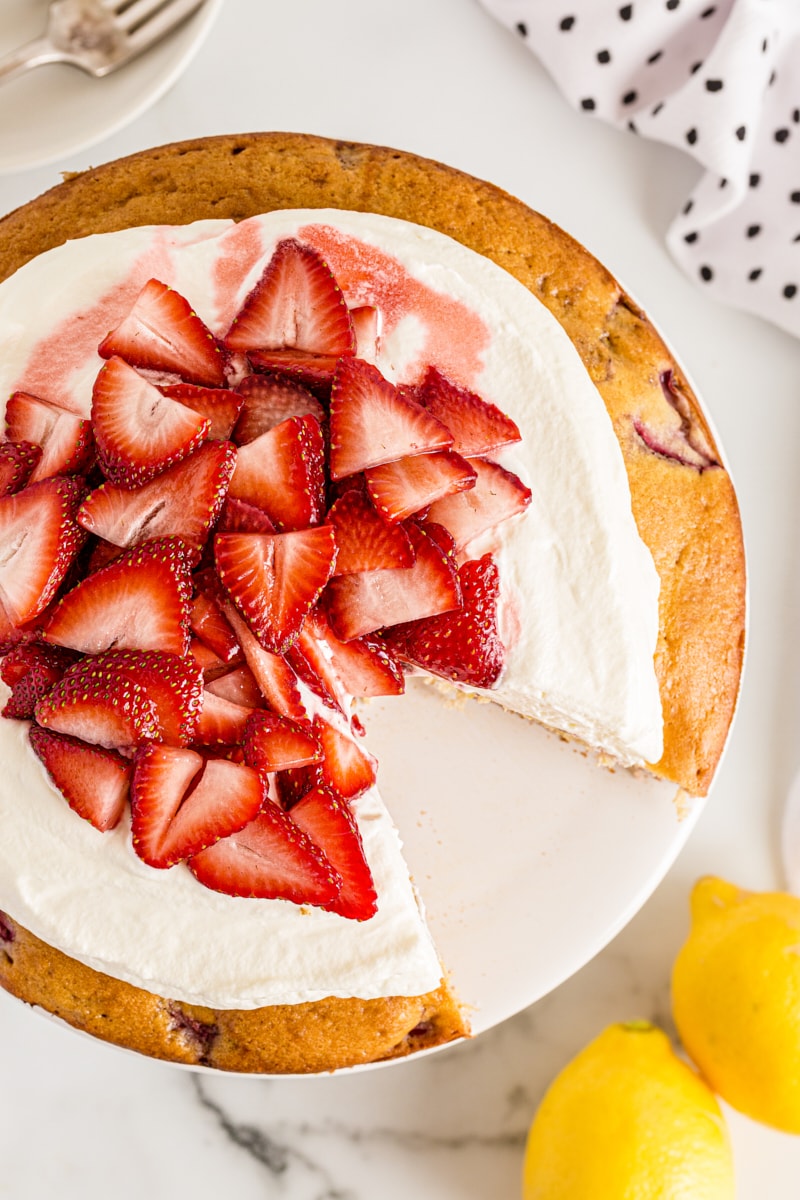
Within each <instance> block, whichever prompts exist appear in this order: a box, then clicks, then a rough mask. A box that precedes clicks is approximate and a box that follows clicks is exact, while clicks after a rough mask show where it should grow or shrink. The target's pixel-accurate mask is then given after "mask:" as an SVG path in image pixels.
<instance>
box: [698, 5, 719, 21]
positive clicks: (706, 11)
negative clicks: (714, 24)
mask: <svg viewBox="0 0 800 1200" xmlns="http://www.w3.org/2000/svg"><path fill="white" fill-rule="evenodd" d="M716 11H717V6H716V5H715V4H712V5H711V7H710V8H706V9H703V11H702V12H701V13H700V20H701V21H705V20H706V19H707V18H708V17H713V15H714V13H715V12H716Z"/></svg>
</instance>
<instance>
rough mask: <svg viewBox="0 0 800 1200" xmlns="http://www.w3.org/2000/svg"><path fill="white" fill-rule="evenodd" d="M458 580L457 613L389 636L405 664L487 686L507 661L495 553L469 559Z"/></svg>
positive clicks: (401, 628)
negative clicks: (499, 618)
mask: <svg viewBox="0 0 800 1200" xmlns="http://www.w3.org/2000/svg"><path fill="white" fill-rule="evenodd" d="M458 578H459V583H460V585H461V592H462V595H463V603H462V606H461V608H460V609H459V610H458V611H457V612H452V613H445V614H444V615H443V616H436V617H429V618H427V619H425V620H422V621H414V622H412V623H411V624H408V625H399V626H396V627H395V628H394V629H390V630H388V631H387V632H386V635H385V637H386V640H387V643H388V644H389V646H390V647H391V648H392V649H394V650H395V652H396V653H397V654H398V655H399V656H400V657H401V658H403V659H405V660H406V661H407V662H410V663H413V664H414V665H416V666H419V667H423V668H424V669H425V670H426V671H431V672H433V674H434V675H441V676H442V677H443V678H444V679H450V680H453V681H455V682H457V683H464V684H471V685H472V686H473V687H485V688H488V687H491V686H492V685H493V684H494V683H496V682H497V680H498V678H499V677H500V674H501V672H502V670H503V664H504V661H505V649H504V646H503V643H502V641H501V639H500V635H499V632H498V628H497V603H498V599H499V596H500V575H499V572H498V570H497V565H496V563H495V561H494V559H493V558H492V556H491V554H485V555H484V556H483V558H479V559H471V560H470V561H469V562H465V563H464V564H463V565H462V566H461V567H460V569H459V572H458Z"/></svg>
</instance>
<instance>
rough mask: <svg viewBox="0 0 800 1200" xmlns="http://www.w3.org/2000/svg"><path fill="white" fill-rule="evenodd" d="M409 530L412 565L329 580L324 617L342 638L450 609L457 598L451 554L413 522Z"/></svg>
mask: <svg viewBox="0 0 800 1200" xmlns="http://www.w3.org/2000/svg"><path fill="white" fill-rule="evenodd" d="M408 531H409V535H410V537H411V542H412V546H413V547H414V550H415V553H416V559H415V561H414V564H413V566H410V567H393V568H391V569H389V570H386V571H361V572H359V573H358V574H357V575H337V577H336V578H335V579H332V580H331V582H330V584H329V585H328V589H327V592H326V604H327V611H328V617H329V619H330V623H331V626H332V627H333V631H334V633H335V634H336V635H337V637H340V638H341V639H342V640H343V641H345V642H349V641H351V640H352V639H353V638H357V637H362V636H363V635H364V634H365V633H373V632H374V631H375V630H376V629H383V628H384V627H386V626H388V625H397V624H399V623H400V622H402V621H415V620H418V619H420V618H421V617H429V616H433V615H434V614H435V613H442V612H449V611H450V610H451V609H455V608H458V607H459V605H460V604H461V589H460V588H459V585H458V577H457V574H456V569H455V566H454V564H453V562H452V560H451V558H450V556H449V555H448V554H447V553H446V552H445V551H444V550H443V549H442V548H441V546H440V545H439V544H438V542H437V541H436V540H435V538H433V537H431V536H430V534H429V533H426V532H424V531H423V530H421V529H420V528H419V527H418V526H416V525H414V524H413V522H412V523H411V524H409V526H408Z"/></svg>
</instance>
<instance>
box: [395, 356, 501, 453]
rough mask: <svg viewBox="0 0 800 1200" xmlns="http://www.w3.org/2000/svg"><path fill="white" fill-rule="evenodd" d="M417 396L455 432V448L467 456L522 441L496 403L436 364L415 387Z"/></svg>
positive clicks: (429, 410)
mask: <svg viewBox="0 0 800 1200" xmlns="http://www.w3.org/2000/svg"><path fill="white" fill-rule="evenodd" d="M415 395H416V399H417V400H418V401H419V403H420V404H421V405H422V406H423V408H425V409H427V411H428V412H429V413H431V414H432V415H433V416H434V417H436V418H437V419H438V420H439V421H441V422H442V424H443V425H446V426H447V428H448V429H449V430H450V432H451V433H452V435H453V438H454V442H453V449H454V450H455V451H456V452H457V453H458V454H462V455H463V456H464V458H474V457H475V456H476V455H479V454H481V455H483V454H489V453H491V452H492V451H493V450H499V449H500V447H501V446H509V445H511V444H512V443H514V442H520V441H522V434H521V433H520V431H519V428H518V427H517V425H516V424H515V422H514V421H512V420H511V418H510V417H508V416H506V414H505V413H504V412H502V411H501V410H500V409H499V408H497V406H496V405H494V404H490V403H489V401H488V400H484V399H482V397H481V396H478V395H476V393H475V392H470V391H469V390H468V389H467V388H463V387H460V386H459V385H458V384H457V383H453V381H452V380H451V379H448V378H447V376H446V375H443V374H442V373H441V371H439V370H438V369H437V368H436V367H433V366H431V367H428V370H427V372H426V374H425V378H424V379H423V381H422V383H421V384H420V386H419V387H418V388H416V389H415Z"/></svg>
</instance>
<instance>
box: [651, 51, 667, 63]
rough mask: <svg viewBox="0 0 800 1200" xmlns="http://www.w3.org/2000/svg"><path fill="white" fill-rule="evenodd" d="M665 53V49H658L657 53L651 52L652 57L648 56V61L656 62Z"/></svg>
mask: <svg viewBox="0 0 800 1200" xmlns="http://www.w3.org/2000/svg"><path fill="white" fill-rule="evenodd" d="M663 53H664V51H663V50H656V52H655V54H651V55H650V57H649V58H648V60H647V61H648V63H656V62H658V60H659V59H660V58H661V55H662V54H663Z"/></svg>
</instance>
